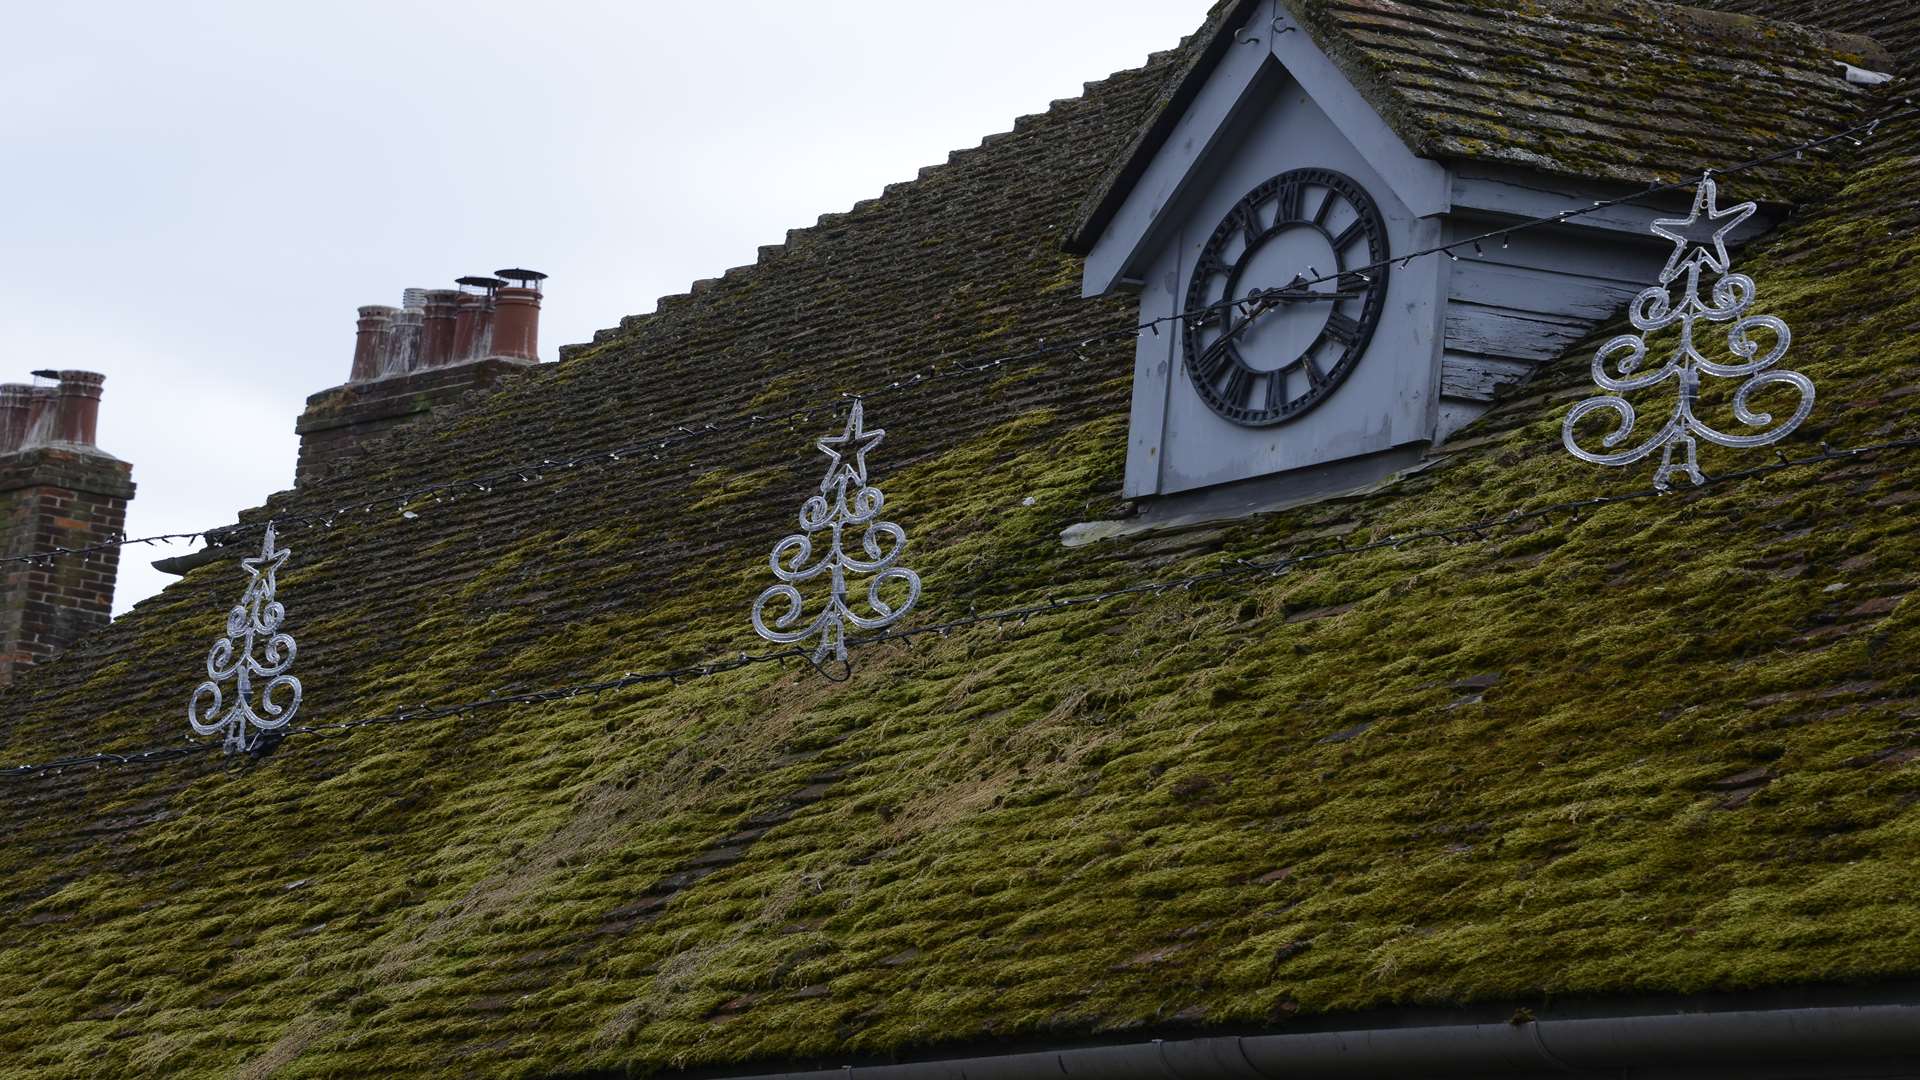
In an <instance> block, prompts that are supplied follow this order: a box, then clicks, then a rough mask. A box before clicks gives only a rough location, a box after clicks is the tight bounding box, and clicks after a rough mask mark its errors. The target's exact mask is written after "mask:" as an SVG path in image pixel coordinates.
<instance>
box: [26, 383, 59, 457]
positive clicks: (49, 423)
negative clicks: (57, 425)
mask: <svg viewBox="0 0 1920 1080" xmlns="http://www.w3.org/2000/svg"><path fill="white" fill-rule="evenodd" d="M27 389H28V397H27V431H26V434H25V435H24V436H22V437H21V439H20V446H21V447H22V448H23V449H24V448H26V447H29V446H39V445H40V444H42V443H46V442H51V441H52V440H53V428H54V420H55V414H56V413H57V412H58V411H59V394H60V391H59V390H58V389H57V388H55V387H52V386H31V387H28V388H27Z"/></svg>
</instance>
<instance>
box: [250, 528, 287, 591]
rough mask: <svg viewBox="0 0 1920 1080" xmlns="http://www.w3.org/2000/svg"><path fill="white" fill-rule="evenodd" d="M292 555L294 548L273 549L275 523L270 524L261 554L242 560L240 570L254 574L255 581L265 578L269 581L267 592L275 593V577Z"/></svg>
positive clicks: (261, 547)
mask: <svg viewBox="0 0 1920 1080" xmlns="http://www.w3.org/2000/svg"><path fill="white" fill-rule="evenodd" d="M292 554H293V549H292V548H281V549H280V550H278V551H275V550H274V549H273V523H272V522H268V523H267V534H266V536H265V537H263V538H262V541H261V544H260V554H258V555H256V556H253V557H252V558H249V559H241V560H240V568H241V569H243V570H245V571H246V572H247V573H249V574H252V575H253V578H254V580H255V581H258V580H259V579H260V578H261V577H263V576H264V577H265V578H266V579H267V591H268V592H273V591H274V575H276V574H277V573H279V571H280V568H281V567H282V566H285V565H286V562H287V557H288V556H289V555H292ZM263 567H264V568H265V573H264V575H263V574H262V572H261V570H262V568H263Z"/></svg>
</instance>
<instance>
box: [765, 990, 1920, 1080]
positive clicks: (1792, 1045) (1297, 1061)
mask: <svg viewBox="0 0 1920 1080" xmlns="http://www.w3.org/2000/svg"><path fill="white" fill-rule="evenodd" d="M1735 1066H1740V1067H1742V1069H1743V1071H1741V1072H1739V1073H1737V1074H1733V1075H1740V1076H1743V1077H1756V1078H1758V1077H1762V1076H1786V1075H1791V1076H1794V1077H1866V1076H1920V1072H1913V1071H1907V1070H1912V1069H1920V1004H1891V1005H1863V1006H1828V1007H1820V1008H1799V1009H1757V1010H1748V1011H1738V1012H1699V1013H1674V1014H1666V1015H1653V1016H1616V1017H1599V1018H1585V1019H1556V1020H1527V1021H1523V1022H1517V1023H1502V1024H1461V1025H1449V1026H1437V1027H1406V1028H1375V1029H1370V1030H1355V1031H1332V1032H1315V1033H1302V1034H1290V1035H1248V1036H1224V1037H1213V1038H1196V1039H1184V1040H1159V1039H1156V1040H1154V1041H1152V1042H1143V1043H1132V1044H1123V1045H1114V1046H1091V1047H1081V1048H1075V1049H1068V1050H1057V1051H1040V1052H1033V1053H1023V1054H1009V1055H1000V1056H982V1057H967V1058H951V1059H947V1060H944V1061H923V1062H910V1063H900V1064H877V1065H847V1066H842V1067H840V1068H837V1069H822V1070H815V1071H811V1072H781V1073H755V1074H740V1076H741V1080H745V1078H746V1076H748V1075H751V1076H753V1077H754V1078H755V1080H848V1078H854V1080H1041V1078H1045V1080H1059V1078H1060V1077H1099V1078H1101V1080H1163V1078H1166V1080H1216V1078H1224V1080H1269V1078H1271V1080H1282V1078H1284V1080H1315V1078H1327V1080H1334V1078H1340V1080H1348V1078H1359V1077H1425V1076H1436V1075H1448V1074H1452V1075H1472V1076H1503V1077H1543V1078H1544V1077H1553V1076H1578V1075H1583V1074H1586V1075H1603V1076H1606V1077H1608V1078H1610V1080H1613V1078H1621V1077H1634V1076H1640V1075H1647V1076H1651V1075H1654V1074H1653V1073H1652V1072H1643V1070H1659V1072H1660V1074H1661V1075H1668V1076H1671V1075H1674V1073H1673V1072H1672V1071H1670V1070H1676V1069H1679V1070H1684V1071H1683V1072H1682V1073H1681V1075H1698V1074H1696V1073H1695V1072H1694V1071H1693V1070H1695V1069H1700V1068H1705V1069H1708V1070H1713V1071H1715V1072H1716V1073H1717V1072H1718V1070H1720V1069H1726V1068H1731V1067H1735ZM1865 1069H1871V1070H1872V1071H1862V1070H1865ZM1887 1069H1895V1070H1899V1071H1896V1072H1888V1071H1885V1070H1887Z"/></svg>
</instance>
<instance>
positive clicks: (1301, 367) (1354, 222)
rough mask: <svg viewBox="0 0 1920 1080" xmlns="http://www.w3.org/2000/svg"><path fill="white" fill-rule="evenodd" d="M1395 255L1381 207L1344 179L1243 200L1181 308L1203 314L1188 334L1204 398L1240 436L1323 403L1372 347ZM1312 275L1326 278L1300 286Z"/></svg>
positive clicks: (1199, 267) (1211, 242)
mask: <svg viewBox="0 0 1920 1080" xmlns="http://www.w3.org/2000/svg"><path fill="white" fill-rule="evenodd" d="M1390 255H1391V252H1390V251H1389V250H1388V246H1387V226H1386V221H1385V219H1383V218H1382V217H1381V216H1380V208H1379V207H1378V206H1376V205H1374V202H1373V199H1372V198H1371V197H1370V196H1369V195H1368V194H1367V191H1366V189H1365V188H1363V187H1361V186H1360V185H1359V184H1357V183H1355V182H1354V181H1353V179H1352V178H1350V177H1348V176H1345V175H1343V174H1341V173H1337V172H1333V171H1331V170H1328V169H1295V170H1294V171H1292V172H1288V173H1282V174H1281V175H1279V176H1276V177H1274V178H1273V179H1271V180H1269V181H1267V182H1266V183H1264V184H1261V185H1260V186H1259V187H1257V188H1254V189H1253V190H1252V191H1250V192H1248V193H1247V196H1246V197H1245V198H1243V199H1241V200H1240V201H1239V202H1238V203H1235V204H1234V207H1233V209H1231V210H1229V211H1227V215H1226V217H1225V218H1223V219H1222V220H1221V222H1220V226H1219V228H1216V229H1215V230H1214V231H1213V235H1212V236H1211V237H1209V238H1208V240H1207V244H1206V247H1204V248H1202V249H1201V252H1200V257H1199V259H1198V260H1197V261H1196V262H1195V264H1194V268H1193V276H1192V277H1191V279H1189V281H1188V285H1187V305H1186V310H1187V311H1189V312H1202V309H1205V311H1204V312H1203V313H1202V314H1198V315H1195V316H1192V317H1190V318H1188V319H1187V321H1186V327H1185V330H1184V333H1183V345H1184V346H1185V349H1186V368H1187V376H1188V377H1189V378H1190V379H1192V380H1193V388H1194V389H1195V390H1197V391H1199V393H1200V398H1201V400H1203V401H1205V402H1206V403H1207V407H1208V408H1210V409H1212V410H1213V411H1214V412H1216V413H1219V414H1220V415H1221V416H1223V417H1225V418H1227V419H1228V420H1231V421H1233V422H1234V423H1236V424H1243V425H1245V426H1247V427H1267V426H1270V425H1273V424H1280V423H1285V422H1286V421H1288V420H1294V419H1297V418H1299V417H1301V416H1304V415H1305V414H1306V413H1307V412H1308V411H1309V410H1311V409H1312V408H1313V407H1314V406H1315V405H1318V404H1319V403H1321V402H1322V401H1325V400H1326V399H1327V397H1328V395H1330V394H1332V393H1333V391H1334V390H1335V389H1336V388H1338V387H1339V385H1340V383H1341V382H1342V381H1343V380H1345V379H1346V377H1347V375H1348V374H1349V373H1351V372H1352V371H1353V368H1354V366H1355V365H1356V364H1358V363H1359V362H1360V358H1361V357H1362V356H1363V355H1365V354H1366V351H1367V344H1368V343H1369V342H1371V341H1372V340H1373V331H1374V327H1375V326H1376V325H1378V324H1379V322H1380V312H1381V309H1382V308H1383V307H1384V306H1385V304H1386V297H1387V268H1386V265H1385V264H1386V262H1387V260H1388V258H1389V257H1390ZM1376 264H1377V266H1378V268H1377V269H1369V270H1366V271H1365V272H1364V273H1363V272H1361V270H1360V269H1359V268H1362V267H1368V266H1372V265H1376ZM1334 275H1338V276H1337V277H1335V276H1334ZM1319 277H1328V278H1329V280H1327V281H1324V282H1320V283H1318V284H1313V285H1306V284H1302V283H1303V282H1306V281H1310V280H1312V279H1314V278H1319ZM1226 301H1240V302H1239V303H1226ZM1216 305H1217V306H1216Z"/></svg>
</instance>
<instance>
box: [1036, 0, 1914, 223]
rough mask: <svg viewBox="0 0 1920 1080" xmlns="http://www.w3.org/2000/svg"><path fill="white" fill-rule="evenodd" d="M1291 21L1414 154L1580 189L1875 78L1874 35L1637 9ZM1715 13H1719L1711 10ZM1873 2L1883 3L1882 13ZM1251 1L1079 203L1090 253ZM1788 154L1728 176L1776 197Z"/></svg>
mask: <svg viewBox="0 0 1920 1080" xmlns="http://www.w3.org/2000/svg"><path fill="white" fill-rule="evenodd" d="M1282 4H1283V6H1284V9H1285V10H1286V11H1287V12H1289V14H1290V15H1291V17H1292V19H1294V20H1297V21H1298V23H1299V25H1301V26H1304V27H1305V28H1306V29H1307V31H1308V33H1309V34H1310V35H1311V36H1312V38H1313V40H1314V43H1315V44H1316V45H1318V46H1319V47H1320V48H1321V49H1322V50H1323V51H1325V52H1326V53H1327V55H1328V56H1330V57H1331V58H1332V59H1333V60H1334V61H1335V62H1336V63H1337V64H1338V65H1339V66H1340V68H1341V70H1342V71H1343V72H1344V73H1345V74H1346V76H1347V77H1348V78H1349V79H1351V80H1352V81H1353V83H1354V85H1355V86H1356V87H1357V88H1358V89H1359V91H1360V92H1361V94H1362V95H1363V96H1365V98H1366V99H1367V101H1368V102H1369V103H1370V104H1371V105H1372V106H1373V107H1374V109H1375V110H1377V111H1378V112H1379V113H1380V115H1381V116H1382V117H1383V118H1385V119H1386V121H1387V123H1388V124H1389V125H1391V126H1392V128H1393V130H1394V132H1395V133H1396V134H1398V135H1399V136H1400V138H1401V139H1402V141H1404V142H1405V143H1406V144H1407V146H1408V147H1409V148H1410V149H1412V150H1413V151H1414V153H1416V154H1419V155H1420V156H1422V157H1428V158H1436V159H1453V160H1468V161H1484V162H1493V163H1498V164H1504V165H1512V166H1518V167H1522V168H1526V169H1532V170H1536V171H1539V172H1544V173H1551V174H1555V175H1561V176H1570V177H1576V178H1580V179H1586V180H1602V181H1623V182H1628V183H1633V184H1647V183H1653V182H1661V183H1671V182H1674V181H1679V180H1684V179H1686V178H1687V177H1689V176H1691V175H1695V174H1698V173H1699V172H1700V171H1701V170H1702V169H1704V168H1716V169H1717V168H1723V167H1725V166H1728V165H1732V164H1735V163H1738V162H1743V161H1749V160H1752V159H1754V158H1757V157H1761V156H1764V155H1767V154H1771V153H1774V152H1776V151H1778V150H1780V149H1782V148H1783V147H1789V146H1793V145H1795V144H1798V143H1801V142H1804V141H1806V140H1808V139H1811V138H1817V137H1819V136H1820V135H1823V134H1827V133H1830V132H1832V131H1834V130H1836V129H1838V128H1842V127H1846V126H1848V125H1849V124H1851V123H1854V122H1856V121H1857V117H1858V110H1859V108H1860V105H1861V104H1862V102H1863V100H1864V99H1865V98H1866V97H1867V96H1868V95H1867V91H1866V90H1864V89H1862V88H1861V87H1858V86H1854V85H1851V84H1849V83H1848V82H1847V81H1846V79H1845V78H1844V74H1845V69H1844V68H1843V67H1842V66H1840V63H1837V62H1836V61H1839V62H1845V63H1851V64H1855V65H1864V66H1867V67H1872V68H1884V67H1885V66H1886V65H1887V64H1888V63H1890V61H1889V59H1888V56H1887V54H1886V52H1885V51H1884V50H1883V49H1882V48H1881V47H1880V46H1879V45H1878V44H1876V43H1875V42H1874V41H1873V40H1872V39H1871V38H1866V37H1861V36H1857V35H1850V34H1841V33H1835V32H1832V31H1830V30H1823V29H1817V28H1815V27H1812V26H1807V25H1801V24H1797V23H1793V22H1788V21H1784V20H1783V19H1781V18H1780V17H1779V16H1780V15H1781V13H1782V12H1788V13H1794V14H1804V10H1805V9H1804V7H1796V6H1795V5H1794V4H1792V3H1790V2H1782V3H1776V4H1774V5H1772V9H1771V10H1770V11H1769V14H1770V15H1772V16H1774V17H1773V18H1768V19H1763V18H1758V17H1755V16H1753V15H1748V14H1741V13H1733V12H1725V11H1710V10H1705V9H1703V8H1699V7H1684V6H1680V5H1676V4H1664V3H1655V2H1652V0H1526V2H1523V3H1522V2H1515V0H1282ZM1723 6H1726V5H1723ZM1883 6H1884V5H1883ZM1254 7H1255V4H1254V3H1253V2H1252V0H1243V2H1240V3H1235V4H1221V5H1219V6H1218V7H1216V8H1215V10H1214V12H1213V15H1212V17H1211V18H1210V19H1209V20H1208V23H1207V25H1206V27H1205V28H1204V29H1203V30H1202V32H1201V34H1200V35H1199V39H1200V42H1201V44H1202V47H1201V48H1196V49H1194V50H1193V52H1192V54H1191V60H1190V62H1189V64H1188V65H1187V66H1186V68H1184V69H1183V70H1182V71H1181V72H1180V74H1179V76H1178V77H1177V78H1175V79H1174V80H1171V81H1170V83H1169V85H1168V87H1167V90H1166V92H1165V93H1164V94H1163V95H1162V96H1161V98H1160V100H1159V102H1158V103H1157V108H1156V109H1155V110H1154V111H1153V113H1152V114H1151V115H1150V117H1149V119H1148V120H1147V121H1146V122H1145V123H1143V124H1142V126H1141V128H1140V130H1139V132H1138V133H1137V135H1136V137H1135V139H1134V141H1133V143H1132V144H1131V145H1130V146H1129V148H1128V151H1127V153H1125V154H1124V155H1121V156H1120V157H1119V158H1117V159H1116V160H1115V161H1114V162H1112V163H1111V166H1110V168H1109V169H1108V170H1107V173H1106V175H1105V177H1104V179H1103V180H1102V182H1101V184H1100V185H1098V186H1097V187H1096V189H1095V190H1094V192H1093V193H1092V195H1091V197H1090V198H1089V199H1088V200H1087V202H1086V204H1085V208H1084V214H1083V218H1084V220H1083V221H1081V222H1080V224H1079V226H1078V227H1077V228H1076V230H1075V232H1074V234H1073V239H1072V243H1071V247H1072V248H1073V249H1074V250H1076V251H1079V252H1082V253H1084V252H1087V251H1089V250H1091V249H1092V245H1093V244H1094V243H1095V242H1096V241H1097V240H1098V239H1099V234H1100V233H1101V231H1102V230H1103V229H1104V228H1105V227H1106V223H1107V222H1108V221H1109V220H1110V219H1111V218H1112V216H1113V214H1114V213H1115V212H1116V211H1117V210H1118V208H1119V205H1120V203H1121V201H1122V200H1124V199H1125V197H1126V195H1127V192H1128V190H1130V188H1131V187H1132V184H1133V182H1134V180H1135V179H1136V178H1137V177H1138V176H1139V174H1140V171H1141V169H1142V168H1143V167H1144V166H1145V164H1146V162H1147V161H1148V160H1150V159H1151V158H1152V157H1153V155H1154V154H1155V153H1156V152H1158V150H1159V148H1160V146H1161V144H1162V143H1163V142H1164V140H1165V139H1166V138H1167V137H1168V134H1169V133H1170V132H1171V131H1172V127H1173V122H1174V121H1175V120H1177V119H1178V118H1179V115H1180V113H1182V112H1183V111H1184V110H1185V109H1186V107H1187V105H1188V104H1189V103H1190V102H1191V100H1192V97H1193V95H1194V94H1195V93H1196V92H1197V91H1198V89H1199V86H1200V84H1201V83H1202V82H1204V81H1205V79H1206V77H1207V76H1208V75H1209V74H1210V73H1211V70H1212V67H1213V63H1214V62H1215V61H1216V60H1218V59H1219V57H1220V56H1221V55H1222V53H1223V52H1224V51H1225V49H1226V48H1227V47H1229V46H1230V44H1231V42H1232V41H1233V33H1232V31H1234V30H1236V29H1238V28H1239V27H1241V26H1242V25H1244V24H1245V22H1246V20H1247V19H1248V18H1249V16H1250V15H1251V14H1252V11H1253V8H1254ZM1815 182H1817V172H1813V171H1812V170H1810V169H1809V168H1808V167H1807V166H1806V165H1805V164H1804V163H1801V162H1795V161H1792V160H1788V161H1783V162H1780V163H1778V164H1776V165H1770V166H1767V167H1765V168H1761V169H1756V170H1752V171H1749V172H1746V173H1744V174H1743V185H1744V189H1745V192H1746V195H1747V197H1749V198H1758V199H1765V200H1769V201H1777V202H1791V201H1793V198H1794V197H1795V196H1797V195H1799V194H1804V193H1806V191H1807V190H1808V185H1809V184H1810V183H1815Z"/></svg>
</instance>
